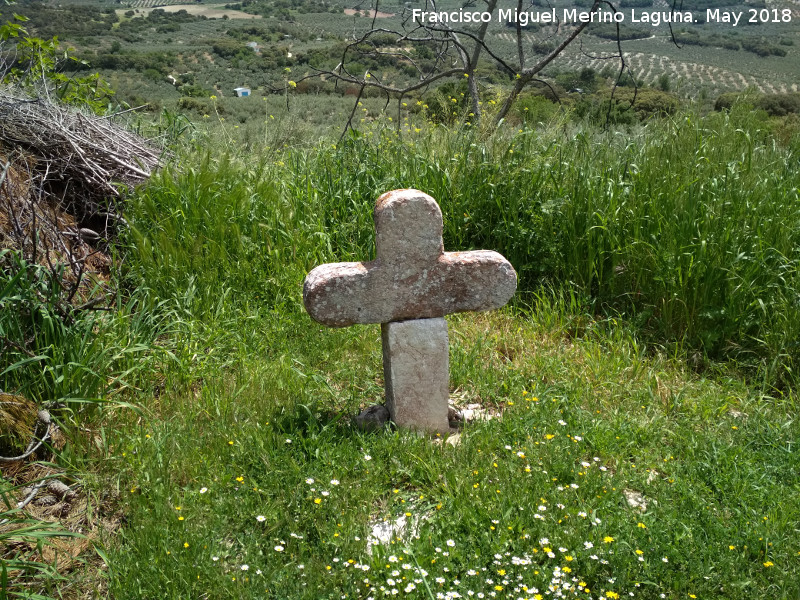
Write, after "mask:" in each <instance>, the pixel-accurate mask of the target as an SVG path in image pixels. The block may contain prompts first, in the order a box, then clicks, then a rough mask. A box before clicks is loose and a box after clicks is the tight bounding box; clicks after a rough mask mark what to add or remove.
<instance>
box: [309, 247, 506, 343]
mask: <svg viewBox="0 0 800 600" xmlns="http://www.w3.org/2000/svg"><path fill="white" fill-rule="evenodd" d="M516 288H517V274H516V272H515V271H514V268H513V267H512V266H511V263H509V262H508V261H507V260H506V259H505V258H503V256H502V255H500V254H498V253H497V252H493V251H491V250H475V251H471V252H445V253H443V254H441V255H440V256H439V257H438V258H437V259H435V260H433V261H431V262H430V263H429V264H428V265H425V266H423V267H422V268H420V269H419V270H416V271H415V272H413V273H411V274H409V272H408V271H407V270H405V269H397V268H393V265H390V264H387V263H386V262H385V261H383V262H382V261H381V259H380V258H378V259H376V260H373V261H371V262H366V263H362V262H350V263H331V264H326V265H321V266H319V267H317V268H315V269H314V270H312V271H311V272H310V273H309V274H308V276H307V277H306V280H305V284H304V286H303V303H304V304H305V307H306V310H307V311H308V314H309V315H311V317H312V318H313V319H314V320H315V321H318V322H320V323H322V324H324V325H327V326H329V327H346V326H348V325H355V324H359V323H360V324H365V323H390V322H394V321H404V320H407V319H427V318H435V317H443V316H445V315H448V314H452V313H457V312H467V311H481V310H491V309H494V308H500V307H501V306H503V305H504V304H506V302H508V301H509V300H510V299H511V297H512V296H513V295H514V292H515V291H516Z"/></svg>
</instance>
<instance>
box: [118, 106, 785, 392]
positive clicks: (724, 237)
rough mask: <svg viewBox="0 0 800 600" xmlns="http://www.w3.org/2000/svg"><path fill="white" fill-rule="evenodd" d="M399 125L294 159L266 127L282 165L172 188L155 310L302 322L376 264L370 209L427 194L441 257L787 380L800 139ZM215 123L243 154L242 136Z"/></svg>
mask: <svg viewBox="0 0 800 600" xmlns="http://www.w3.org/2000/svg"><path fill="white" fill-rule="evenodd" d="M412 108H415V107H409V108H407V109H406V110H409V111H410V110H411V109H412ZM406 118H410V119H417V118H419V117H418V115H415V114H413V113H409V112H407V113H405V114H404V113H403V112H401V114H400V116H399V118H396V119H395V121H393V122H388V121H387V120H385V119H384V120H380V121H375V122H373V123H371V124H366V125H361V127H363V133H356V134H354V135H352V136H348V138H347V139H346V140H345V143H343V144H342V145H341V146H339V147H338V148H333V147H332V146H331V144H330V142H323V143H321V144H319V146H318V147H316V148H309V146H308V145H307V144H302V143H301V145H300V147H299V148H294V147H292V146H289V145H288V144H287V142H295V141H296V140H297V139H300V140H302V139H303V135H302V133H301V134H296V133H295V135H294V139H287V138H286V136H287V135H289V136H291V132H292V130H291V129H288V128H287V122H286V121H284V122H280V123H276V125H275V126H273V125H272V121H269V124H268V125H267V126H266V127H267V128H266V129H265V130H264V133H263V135H264V136H265V142H266V143H265V145H266V146H267V147H271V148H273V150H267V151H263V150H262V151H258V150H256V149H257V148H260V147H262V146H261V145H260V144H259V143H258V142H257V141H255V140H258V139H259V137H260V136H259V134H258V133H257V132H255V133H253V132H251V133H249V134H247V135H249V136H250V140H251V141H250V142H249V144H248V143H247V140H245V141H244V146H243V148H244V150H245V154H243V156H242V157H241V158H239V159H231V158H226V159H222V160H220V161H214V160H211V159H206V160H205V162H204V163H203V164H202V165H201V166H199V167H197V168H191V169H189V170H188V171H186V172H185V174H183V175H178V174H176V173H174V172H172V171H167V172H165V173H164V174H163V175H161V176H159V177H157V178H155V179H154V181H153V182H152V183H151V185H150V186H149V187H148V188H147V189H146V190H145V192H144V193H143V194H142V195H141V197H140V200H139V204H138V205H137V207H136V209H135V210H136V211H137V212H135V213H134V215H133V224H134V234H133V237H132V241H133V242H134V249H133V252H134V254H135V255H136V259H135V261H134V262H133V263H132V265H133V269H134V270H135V271H136V272H137V276H138V277H141V278H142V279H144V280H146V281H147V283H148V286H152V287H153V289H154V290H155V292H156V293H157V294H158V295H159V296H160V297H163V296H164V295H169V293H170V290H171V289H173V288H174V286H175V285H176V283H177V284H178V285H179V286H180V288H181V289H185V287H186V284H187V282H188V281H190V280H191V281H194V282H195V284H196V285H197V288H198V290H199V291H198V296H197V301H198V302H201V304H203V305H204V306H205V305H206V304H208V303H209V302H212V303H213V302H214V298H216V297H217V296H218V295H219V294H220V293H221V292H222V291H224V289H226V288H228V287H230V288H232V289H234V290H236V293H237V295H238V299H239V306H241V307H246V308H244V310H245V312H247V311H248V310H251V308H250V307H257V306H259V305H260V306H262V307H264V306H268V307H270V308H278V307H283V306H289V305H291V306H292V307H293V308H294V309H295V310H299V308H298V307H299V295H298V287H297V285H298V283H299V282H300V281H302V279H303V276H304V274H305V273H306V272H307V271H308V270H310V269H311V268H312V267H313V266H315V265H316V264H319V263H321V262H325V261H333V260H362V259H369V258H370V257H371V256H372V252H373V250H372V248H373V238H372V236H373V233H372V225H371V223H372V206H373V202H374V199H375V197H376V196H377V195H378V194H379V193H381V192H382V191H384V190H390V189H394V188H401V187H416V188H418V189H422V190H423V191H425V192H427V193H429V194H431V195H432V196H433V197H434V198H436V199H437V200H438V201H439V203H440V205H441V206H442V210H443V212H444V217H445V231H444V236H445V247H446V248H454V249H455V248H458V249H468V248H479V247H489V248H493V249H496V250H498V251H499V252H501V253H503V254H504V255H505V256H506V257H508V259H509V260H510V261H511V263H512V264H513V265H514V266H515V268H516V269H517V272H518V273H519V276H520V290H521V292H523V294H522V295H523V296H524V294H525V293H531V292H535V291H536V290H537V289H538V287H539V286H540V285H542V284H543V283H545V284H547V285H549V286H552V287H553V288H555V289H565V290H571V291H572V292H573V293H575V294H576V295H577V296H579V297H580V298H582V299H584V300H585V301H587V302H590V303H591V304H592V306H593V309H592V310H593V311H594V312H596V313H597V314H622V315H627V316H628V317H630V318H632V319H633V320H634V322H635V323H636V325H637V328H638V329H639V330H640V332H641V333H642V334H643V335H644V336H645V337H646V339H648V340H650V341H652V342H655V343H657V344H661V345H666V346H671V347H675V348H676V350H675V351H676V352H679V353H683V354H684V355H689V354H691V353H695V352H696V353H699V358H703V359H704V358H706V357H707V358H710V359H721V358H725V359H735V360H737V361H739V362H740V363H741V364H743V365H746V366H748V368H749V369H750V372H751V373H757V374H758V376H759V377H761V378H762V379H763V380H764V381H765V383H766V384H767V386H778V387H781V386H785V385H786V384H789V383H791V382H793V381H795V377H796V368H797V367H796V364H797V360H798V357H800V355H799V354H798V346H797V344H796V340H797V338H798V333H799V332H798V331H797V329H796V327H797V325H796V324H797V323H799V322H800V314H798V303H797V291H796V290H797V286H798V280H797V277H798V265H799V264H800V263H799V262H798V261H800V255H798V252H797V248H798V247H800V245H799V241H800V240H798V235H799V234H800V213H798V203H797V199H798V188H800V170H799V169H798V168H797V164H798V162H797V156H798V154H797V153H798V146H797V137H796V136H795V137H794V138H793V139H794V141H789V142H788V145H782V144H779V143H777V142H776V141H775V138H774V137H773V135H772V134H771V132H770V127H772V125H770V124H769V123H768V122H766V121H765V120H764V117H763V115H759V114H758V113H753V112H752V111H750V110H748V109H747V108H746V107H741V108H739V109H736V110H735V111H734V113H733V114H730V115H729V114H727V113H726V114H713V115H709V116H707V117H703V118H701V117H698V116H696V115H693V114H691V113H685V114H682V115H680V116H678V117H675V118H673V119H669V120H661V121H657V120H654V121H650V122H648V123H647V125H646V126H644V127H640V128H637V129H635V130H632V131H631V132H630V133H626V134H620V133H612V132H608V133H602V132H595V131H593V130H591V129H586V128H577V127H574V126H569V125H562V126H561V127H556V126H551V127H550V128H546V129H541V128H539V129H528V128H525V129H517V128H514V127H505V128H501V130H500V131H499V132H498V133H496V134H494V135H492V136H489V137H486V136H485V135H484V134H482V133H481V132H479V131H472V130H471V129H470V128H469V127H462V128H456V129H447V128H443V127H440V128H434V129H433V131H431V132H428V131H427V130H426V131H420V130H418V129H415V128H414V126H413V125H410V124H407V123H406V121H404V120H403V119H406ZM398 120H399V121H400V123H401V125H400V128H399V132H398V131H397V130H396V128H395V127H396V125H397V124H398V123H397V121H398ZM411 122H412V121H409V122H408V123H411ZM224 127H225V131H226V132H225V135H226V136H230V137H229V138H227V139H228V140H229V141H228V142H227V147H228V148H236V147H237V141H236V140H237V139H238V140H241V139H242V137H241V136H242V134H237V133H236V132H237V130H236V129H234V128H233V127H231V126H229V125H227V124H225V125H224ZM234 136H236V137H234ZM239 143H241V141H240V142H239ZM253 151H255V152H256V153H255V154H253ZM254 274H257V278H255V279H254ZM254 310H256V309H254Z"/></svg>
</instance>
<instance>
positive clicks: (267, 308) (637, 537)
mask: <svg viewBox="0 0 800 600" xmlns="http://www.w3.org/2000/svg"><path fill="white" fill-rule="evenodd" d="M409 110H410V111H412V110H413V111H415V110H418V108H417V107H409ZM275 114H276V119H274V120H270V124H269V127H267V128H265V129H263V130H261V131H255V132H251V135H253V136H254V137H253V138H252V139H251V140H250V141H249V143H248V141H247V140H246V139H245V133H244V132H242V131H241V128H238V129H237V128H235V125H233V124H232V123H230V121H225V122H221V123H218V126H219V127H220V129H219V130H218V131H217V132H216V133H217V135H216V137H210V138H204V137H203V135H202V134H201V133H195V134H194V137H193V138H192V140H191V142H192V143H193V144H194V145H195V149H194V150H187V151H186V153H185V154H184V155H182V156H181V158H180V159H179V160H177V161H176V162H175V164H174V165H173V166H171V167H169V168H167V169H165V170H164V171H163V172H161V173H160V174H158V175H156V176H154V177H153V178H152V179H151V181H150V182H149V184H148V185H147V186H144V187H143V188H141V189H140V190H138V191H137V193H136V195H135V196H134V198H132V199H131V201H130V205H129V210H128V212H127V214H126V219H127V220H128V222H129V223H130V226H131V228H130V231H129V232H128V234H127V236H126V239H125V240H124V244H123V245H122V248H121V251H122V252H123V253H124V262H123V264H124V274H123V277H124V289H126V290H128V292H127V293H128V295H130V296H131V298H132V299H131V300H130V301H128V302H121V303H120V305H119V310H118V311H117V312H115V313H111V314H110V315H107V316H104V317H102V318H100V317H98V318H97V320H94V321H88V322H87V324H81V325H79V326H78V327H77V328H75V329H74V331H73V332H72V333H70V332H66V333H64V334H63V336H62V337H60V338H52V337H44V334H45V333H46V331H43V337H41V341H42V343H41V347H42V354H43V355H44V354H45V351H47V352H49V353H50V354H48V355H47V356H52V358H48V359H47V360H49V361H50V362H49V363H48V362H44V364H46V365H48V364H51V363H52V364H53V369H54V370H53V373H54V375H57V374H58V373H63V374H65V375H67V377H65V378H62V379H59V378H58V377H52V378H51V379H47V378H45V379H44V380H39V379H38V378H37V377H36V373H35V372H33V371H25V370H23V369H22V368H21V367H20V368H15V369H12V371H10V372H9V373H7V374H5V376H4V377H5V378H4V379H3V380H2V381H0V386H2V387H3V389H5V390H6V391H14V390H21V391H26V390H31V393H32V394H33V390H38V391H36V392H35V397H36V399H42V398H44V397H45V395H46V394H48V393H50V392H51V391H52V392H54V393H56V394H58V397H60V398H63V399H65V400H69V399H76V400H77V399H80V398H81V397H83V396H78V391H75V390H77V389H78V388H83V387H86V389H88V390H90V393H89V392H86V393H85V395H86V396H90V397H92V398H96V399H99V400H103V399H105V398H107V397H108V396H109V394H112V397H113V392H115V391H117V395H118V396H119V399H120V400H125V401H128V402H135V403H136V404H137V405H138V407H139V410H138V411H137V412H134V411H120V410H104V409H101V410H94V411H84V413H83V417H82V422H83V423H86V424H87V425H88V426H90V427H91V428H93V429H95V430H96V431H99V432H100V435H98V436H95V441H94V442H92V443H94V444H99V446H100V449H99V451H95V450H93V449H92V448H91V447H89V442H86V441H82V436H77V435H76V436H73V437H71V438H70V443H69V444H68V446H67V448H66V449H65V450H64V451H63V452H62V454H61V456H62V459H63V460H64V461H66V462H67V463H68V464H69V465H71V467H70V468H71V469H73V470H76V471H81V470H83V471H84V472H85V473H87V475H86V477H85V483H84V485H85V486H86V487H87V490H88V491H89V492H92V493H94V492H99V490H100V489H101V488H102V491H103V493H104V494H109V495H111V496H114V495H117V494H118V495H119V498H120V499H119V506H121V507H122V510H123V511H124V514H125V520H124V523H123V525H122V528H121V529H120V530H119V531H118V532H117V533H116V534H115V535H113V536H112V535H108V536H107V537H106V539H105V540H104V541H105V546H106V551H107V552H106V554H107V557H108V570H107V571H104V572H101V573H98V574H97V577H102V578H104V579H105V581H103V582H102V586H104V587H103V589H105V587H106V586H107V588H108V590H109V595H110V596H111V597H114V598H151V597H157V598H187V597H208V598H265V597H266V598H280V599H283V598H334V597H336V598H341V597H342V596H346V597H350V598H369V597H372V598H381V597H384V595H388V594H391V590H392V589H397V590H398V594H397V595H398V596H409V597H411V598H414V597H418V598H430V597H434V598H437V597H438V596H437V594H442V595H445V594H447V593H448V592H455V591H457V592H458V593H459V594H461V595H462V596H464V597H467V596H468V595H469V594H468V591H470V590H471V591H472V592H474V594H475V595H474V596H473V597H479V596H478V594H479V593H481V594H484V596H485V597H496V598H519V597H523V598H536V594H537V593H539V594H542V595H543V596H544V597H548V596H551V595H552V594H549V593H548V591H549V586H556V585H558V586H562V589H564V590H565V594H567V595H570V594H572V593H573V591H574V592H575V594H576V595H579V596H580V597H584V598H600V597H603V598H612V599H613V598H614V597H615V594H619V595H620V597H622V596H626V597H630V596H628V594H630V593H633V594H634V597H639V598H660V597H662V596H661V595H662V594H663V595H664V596H663V597H665V598H675V599H677V598H687V597H690V594H691V595H694V596H696V597H697V598H725V599H740V598H741V599H744V598H751V597H753V596H756V597H770V598H787V599H789V598H796V597H797V595H798V594H800V588H799V587H798V583H797V582H798V581H800V544H798V541H797V531H796V529H797V523H798V522H800V502H799V501H798V498H800V494H798V492H800V488H798V479H797V477H796V473H797V472H798V467H800V464H798V455H797V447H796V444H797V440H798V439H800V431H799V430H798V425H797V420H796V414H797V410H798V400H797V395H796V378H795V374H794V369H795V368H796V360H797V351H796V346H793V344H796V339H797V333H796V329H795V328H796V325H795V323H797V322H798V321H797V314H796V311H797V303H796V300H795V298H796V289H797V281H796V277H797V261H798V259H800V256H798V254H797V248H798V247H800V245H798V243H797V234H798V231H800V228H798V223H800V220H798V215H797V212H796V211H797V208H796V207H797V200H798V198H797V193H798V192H797V190H798V183H799V182H800V171H799V170H798V167H797V165H798V161H797V157H798V154H797V152H798V145H797V138H796V136H795V137H794V138H781V139H783V141H781V142H779V141H778V138H776V137H775V136H773V131H778V130H779V129H778V128H779V126H782V125H781V123H783V122H778V121H773V122H769V121H765V120H764V119H763V115H759V114H757V113H756V114H751V113H750V112H747V111H744V110H741V109H736V110H734V111H733V112H732V113H731V114H730V115H719V114H718V115H711V116H708V117H704V118H700V117H698V116H696V115H694V114H690V113H685V114H682V115H680V116H678V117H675V118H674V119H672V120H666V121H652V122H648V123H647V124H646V125H645V126H642V127H637V128H635V129H632V130H630V131H628V132H625V133H611V132H601V131H595V130H593V129H591V128H588V127H583V126H581V127H578V126H575V125H571V124H569V123H565V122H559V123H555V124H553V125H551V126H550V127H549V128H533V129H529V128H522V129H520V128H518V127H515V126H514V127H512V126H510V125H507V126H504V127H502V128H501V129H500V130H499V131H498V132H496V133H494V134H492V135H489V134H487V133H486V132H484V131H477V130H476V131H472V130H471V129H470V128H469V127H466V126H465V127H461V128H453V129H449V128H445V127H441V126H440V127H433V126H430V127H429V128H427V129H425V130H421V131H416V129H417V128H416V127H415V126H414V125H413V123H415V122H418V121H415V119H417V120H420V119H421V118H422V115H420V114H416V113H413V112H409V113H408V114H407V115H406V114H405V113H403V112H401V114H400V116H399V119H398V118H395V120H394V121H392V122H389V121H388V120H385V119H384V120H377V121H374V122H372V123H366V122H365V123H364V124H360V123H359V127H360V128H361V131H360V132H358V133H354V134H352V135H348V136H347V137H346V138H345V140H344V141H343V143H342V144H340V145H338V146H335V145H334V144H332V140H331V139H329V138H326V139H325V140H323V141H320V142H317V143H312V142H311V141H310V140H311V139H312V136H311V134H309V133H307V132H306V133H303V132H301V133H300V134H298V133H297V132H296V130H295V129H293V123H292V121H291V120H290V119H289V118H288V117H286V116H285V115H283V114H280V113H278V112H277V111H276V113H275ZM406 116H408V117H409V125H405V117H406ZM265 120H266V119H265ZM398 120H399V121H400V128H399V130H398V128H397V125H398ZM787 123H788V122H787ZM784 125H785V124H784ZM222 128H224V131H222ZM781 131H783V130H781ZM256 138H257V139H258V141H255V140H256ZM211 141H213V142H214V144H215V146H214V148H215V149H214V150H213V151H211V152H206V151H204V150H198V148H201V149H202V148H204V145H207V144H208V143H209V142H211ZM239 150H241V152H240V151H239ZM409 186H413V187H417V188H420V189H423V190H425V191H426V192H429V193H430V194H431V195H433V196H434V197H435V198H436V199H437V200H439V202H440V204H441V206H442V209H443V211H444V214H445V247H446V248H447V249H449V250H456V249H459V250H461V249H469V248H477V247H485V248H491V249H495V250H499V251H501V252H502V253H504V254H505V255H506V256H507V257H508V258H509V259H510V260H511V262H512V264H513V265H514V266H515V268H516V269H517V271H518V273H519V275H520V292H519V294H518V296H517V298H516V300H515V303H514V305H513V306H511V307H509V308H506V309H503V310H501V311H496V312H493V313H490V314H478V315H476V314H466V315H458V316H451V317H448V321H449V326H450V340H451V343H450V360H451V375H450V388H451V392H452V394H453V396H454V397H456V398H459V399H460V401H461V402H462V403H465V404H466V403H472V402H474V403H479V404H481V405H482V406H484V407H486V408H488V409H490V410H492V411H494V412H496V413H498V414H500V415H501V417H499V418H496V419H493V420H491V421H488V422H482V423H475V424H470V425H468V426H467V427H466V428H465V429H464V430H463V433H462V437H461V443H460V445H458V446H456V447H452V446H450V445H449V444H438V443H436V441H435V440H431V439H429V438H427V437H422V436H415V435H413V434H409V433H407V432H397V431H389V430H387V431H384V432H380V433H376V434H364V433H361V432H359V431H358V430H356V429H355V427H354V426H353V423H352V419H351V417H352V416H353V415H355V414H357V412H358V411H359V410H360V409H361V408H363V407H365V406H368V405H371V404H374V403H379V402H381V401H382V396H383V389H382V387H383V382H382V367H381V362H380V361H381V352H380V335H379V328H378V327H377V325H375V326H359V327H353V328H347V329H336V330H333V329H327V328H324V327H322V326H320V325H318V324H316V323H313V322H312V321H311V320H310V319H309V318H308V316H307V315H306V313H305V311H304V309H303V307H302V303H301V289H302V281H303V278H304V276H305V274H306V273H307V272H308V270H310V269H311V268H312V267H314V266H316V265H318V264H320V263H323V262H330V261H333V260H366V259H370V258H372V256H373V254H374V250H373V247H374V237H373V235H374V234H373V230H372V228H373V224H372V207H373V204H374V200H375V198H376V196H377V195H379V194H380V193H382V192H384V191H386V190H389V189H393V188H398V187H409ZM29 287H30V286H29ZM23 288H24V286H23ZM0 289H6V286H5V284H4V285H3V286H0ZM9 290H10V291H9ZM7 292H9V293H8V298H9V300H7V302H18V303H19V302H22V301H23V300H22V299H20V298H18V296H19V297H21V295H24V294H25V293H27V292H25V291H24V289H22V288H21V289H17V288H15V287H14V286H10V287H8V288H7ZM4 293H6V292H4ZM27 302H28V304H29V305H36V302H35V301H34V300H32V299H30V298H29V299H28V300H27ZM9 306H11V304H9ZM14 306H15V307H16V306H17V304H14ZM36 306H38V305H36ZM46 308H47V307H46V305H45V307H44V308H43V310H44V314H45V315H47V314H49V313H47V310H46ZM2 314H3V317H2V319H0V325H2V326H3V327H5V329H4V331H7V332H13V330H12V328H11V326H12V325H13V327H23V326H25V327H35V326H38V325H37V323H38V322H34V323H33V325H30V324H27V322H26V323H21V322H20V321H19V319H18V317H17V318H16V320H15V318H14V315H19V314H21V311H19V310H15V311H13V312H9V311H6V312H3V313H2ZM87 328H88V329H87ZM59 331H60V330H59ZM15 335H16V334H15ZM47 335H49V334H47ZM59 335H61V334H59ZM81 340H84V341H81ZM62 347H63V348H66V349H67V350H69V353H68V354H66V353H65V354H64V356H67V359H65V361H61V360H60V359H58V357H59V356H61V355H59V354H58V352H61V348H62ZM9 356H10V357H11V358H10V360H11V363H12V364H14V363H15V362H16V361H19V360H21V359H22V357H19V356H16V357H15V356H14V355H13V353H12V354H11V355H9ZM59 365H60V366H59ZM57 368H61V369H63V370H62V371H56V370H55V369H57ZM131 369H134V370H133V371H131ZM73 373H74V374H76V375H72V374H73ZM86 373H91V374H92V377H88V376H85V374H86ZM129 373H130V377H129V375H128V374H129ZM81 374H83V375H81ZM78 375H80V377H79V376H78ZM102 375H108V376H109V377H106V378H104V377H102ZM11 376H13V377H14V379H12V378H11ZM48 377H50V375H49V372H48ZM123 382H124V385H123ZM26 386H27V387H26ZM47 386H49V387H47ZM59 386H61V387H59ZM101 406H102V404H101ZM98 440H99V441H98ZM587 465H588V466H587ZM311 480H313V481H311ZM334 480H335V481H336V482H337V483H333V481H334ZM634 493H638V494H641V495H642V496H643V497H644V500H645V503H646V508H644V509H643V510H641V509H639V508H636V507H633V506H630V505H629V503H628V500H627V499H626V497H627V496H631V495H632V494H634ZM405 513H409V514H410V517H407V518H408V519H410V520H411V521H414V520H415V519H419V521H418V522H419V529H418V531H417V532H416V533H413V532H410V531H407V532H406V533H405V534H404V535H400V536H399V539H395V540H394V543H393V544H391V545H389V546H387V547H376V548H374V549H373V551H372V553H370V552H368V550H367V539H368V536H369V533H370V531H371V527H372V525H373V524H374V523H377V522H379V521H381V520H383V519H389V520H394V519H397V518H399V517H400V516H401V515H405ZM545 538H546V539H547V541H544V539H545ZM546 548H550V550H547V549H546ZM562 548H563V549H564V550H563V551H562V550H561V549H562ZM637 551H639V552H637ZM549 553H552V555H553V556H550V554H549ZM568 557H569V558H568ZM665 559H666V560H665ZM350 561H352V562H350ZM301 565H302V567H301ZM387 565H388V566H387ZM404 565H408V566H409V568H405V567H404ZM245 566H246V569H244V568H243V567H245ZM567 569H570V570H569V571H567ZM394 571H397V572H398V573H399V574H397V575H394V574H393V573H394ZM473 573H474V574H473ZM403 577H405V579H403ZM390 579H391V580H392V581H393V582H394V583H390V581H389V580H390ZM487 580H491V582H489V581H487ZM34 581H36V574H35V573H34V572H33V571H31V572H30V573H28V574H27V575H25V576H24V577H22V578H20V579H19V582H20V583H19V585H20V586H22V585H31V584H32V583H33V582H34ZM411 584H413V586H414V588H413V589H412V588H411ZM564 584H568V585H569V586H570V590H569V592H568V593H567V590H566V588H563V585H564ZM15 585H16V584H15ZM523 585H524V586H526V588H527V589H524V588H523V587H522V586H523ZM381 587H383V588H384V589H385V590H387V591H388V594H384V591H383V590H381ZM498 587H499V588H502V589H497V588H498ZM587 588H588V589H589V590H590V591H589V592H586V591H578V590H585V589H587ZM16 589H22V588H21V587H20V588H16ZM37 589H44V591H46V592H47V593H50V594H52V595H56V596H58V595H59V592H58V585H57V582H55V581H53V582H51V584H48V585H44V586H43V588H37ZM406 589H408V590H409V591H408V592H405V590H406ZM535 590H538V591H535ZM492 593H494V594H495V595H494V596H492V595H491V594H492ZM450 597H455V596H453V594H452V593H451V594H450Z"/></svg>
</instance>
